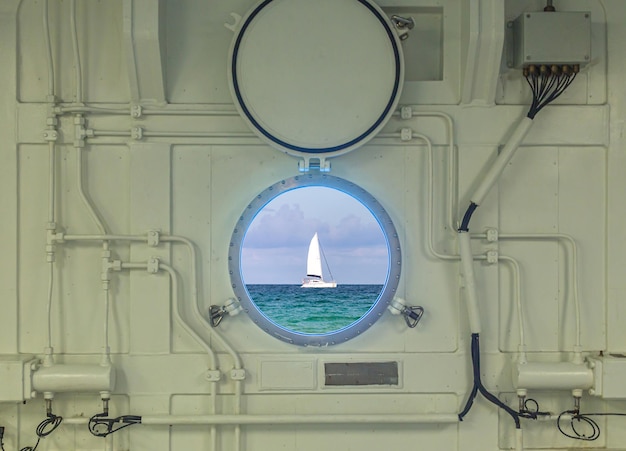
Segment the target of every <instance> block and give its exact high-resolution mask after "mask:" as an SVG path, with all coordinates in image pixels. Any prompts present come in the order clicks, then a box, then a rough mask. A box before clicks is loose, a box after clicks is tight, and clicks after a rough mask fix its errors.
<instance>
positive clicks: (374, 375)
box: [324, 362, 398, 385]
mask: <svg viewBox="0 0 626 451" xmlns="http://www.w3.org/2000/svg"><path fill="white" fill-rule="evenodd" d="M324 376H325V380H324V385H398V362H353V363H325V364H324Z"/></svg>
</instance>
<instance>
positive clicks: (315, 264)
mask: <svg viewBox="0 0 626 451" xmlns="http://www.w3.org/2000/svg"><path fill="white" fill-rule="evenodd" d="M306 276H307V277H319V278H320V279H321V278H322V255H321V253H320V241H319V238H318V237H317V233H316V234H315V235H313V238H311V244H309V256H308V258H307V261H306Z"/></svg>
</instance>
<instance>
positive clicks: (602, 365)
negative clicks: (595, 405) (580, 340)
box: [587, 354, 626, 399]
mask: <svg viewBox="0 0 626 451" xmlns="http://www.w3.org/2000/svg"><path fill="white" fill-rule="evenodd" d="M587 360H588V364H589V366H590V367H591V368H592V369H593V372H594V384H593V388H592V389H591V390H590V391H589V394H591V395H594V396H599V397H601V398H604V399H626V385H625V384H624V380H626V355H615V354H611V355H607V356H603V357H597V358H588V359H587Z"/></svg>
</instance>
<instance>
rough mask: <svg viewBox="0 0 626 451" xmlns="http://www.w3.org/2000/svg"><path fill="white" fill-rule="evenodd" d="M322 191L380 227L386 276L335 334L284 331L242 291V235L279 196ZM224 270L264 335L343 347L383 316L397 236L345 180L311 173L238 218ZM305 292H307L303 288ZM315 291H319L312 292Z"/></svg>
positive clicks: (398, 262) (393, 283) (395, 269)
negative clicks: (349, 201)
mask: <svg viewBox="0 0 626 451" xmlns="http://www.w3.org/2000/svg"><path fill="white" fill-rule="evenodd" d="M317 186H321V187H326V188H332V189H336V190H338V191H341V192H343V193H345V194H348V195H350V196H352V197H353V198H354V199H356V200H357V201H359V202H360V203H361V204H362V205H363V206H365V207H366V208H367V209H368V210H369V211H370V212H371V214H372V215H373V217H374V218H375V219H376V221H377V222H378V225H379V226H380V228H381V230H382V232H383V235H384V238H385V242H386V245H387V256H388V259H389V261H388V265H387V268H388V270H387V274H386V279H385V282H384V285H383V288H382V290H381V291H380V293H379V295H378V297H377V299H376V300H375V301H374V302H373V303H372V305H371V307H370V308H369V310H368V311H367V312H365V313H364V314H363V315H362V316H361V317H360V318H359V319H357V320H356V321H354V322H352V323H351V324H349V325H347V326H345V327H342V328H340V329H338V330H332V331H330V332H325V333H305V332H299V331H295V330H291V329H288V328H287V327H284V326H282V325H280V324H278V323H277V322H275V321H273V320H272V319H270V318H269V317H268V316H267V315H266V314H264V313H263V311H262V310H261V309H260V308H259V307H258V306H257V305H256V304H255V303H254V301H253V299H252V298H251V296H250V293H249V292H248V289H247V288H246V283H245V281H244V277H243V270H242V260H241V259H242V250H243V243H244V240H245V237H246V233H247V232H248V229H249V227H250V224H252V222H253V220H254V219H255V217H256V216H257V214H259V212H260V211H261V210H262V209H263V208H264V207H265V206H266V205H267V204H268V203H270V202H271V201H272V200H274V199H275V198H276V197H278V196H280V195H281V194H283V193H285V192H287V191H291V190H294V189H299V188H306V187H317ZM228 267H229V272H230V279H231V284H232V288H233V291H234V293H235V296H236V297H237V299H238V300H239V301H240V302H241V305H242V307H243V309H244V311H245V312H246V313H247V314H248V316H249V317H250V318H251V319H252V321H253V322H254V323H255V324H257V325H258V326H259V327H260V328H261V329H262V330H264V331H265V332H266V333H268V334H270V335H272V336H273V337H275V338H278V339H280V340H282V341H285V342H288V343H291V344H295V345H300V346H328V345H335V344H340V343H344V342H346V341H347V340H350V339H351V338H354V337H356V336H358V335H361V334H362V333H363V332H365V331H366V330H367V329H368V328H369V327H371V326H372V325H373V324H374V323H375V322H376V321H377V320H378V319H379V318H380V317H381V316H382V315H383V313H384V312H385V310H386V308H387V306H388V305H389V303H390V302H391V300H392V299H393V297H394V296H395V295H396V292H397V288H398V283H399V281H400V273H401V268H402V257H401V250H400V241H399V239H398V233H397V232H396V229H395V227H394V225H393V222H392V221H391V218H390V217H389V215H388V214H387V212H386V211H385V209H384V208H383V207H382V205H380V203H379V202H378V201H377V200H376V198H374V196H372V195H371V194H370V193H368V192H367V191H366V190H365V189H363V188H361V187H359V186H358V185H355V184H354V183H352V182H349V181H347V180H345V179H342V178H339V177H334V176H331V175H328V174H322V173H312V174H306V175H301V176H295V177H292V178H289V179H286V180H281V181H280V182H278V183H275V184H274V185H272V186H270V187H268V188H267V189H265V190H264V191H263V192H261V193H260V194H259V195H257V196H256V197H255V198H254V199H253V200H252V202H251V203H250V204H249V205H248V206H247V208H246V209H245V210H244V211H243V213H242V214H241V216H240V218H239V220H238V221H237V224H236V226H235V228H234V230H233V234H232V237H231V242H230V249H229V254H228ZM303 289H304V290H307V289H309V288H303ZM313 289H316V290H318V289H319V288H313Z"/></svg>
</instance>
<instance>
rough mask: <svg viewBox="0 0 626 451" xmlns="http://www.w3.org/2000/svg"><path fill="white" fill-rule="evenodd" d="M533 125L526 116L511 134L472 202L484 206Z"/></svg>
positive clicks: (473, 195) (481, 182)
mask: <svg viewBox="0 0 626 451" xmlns="http://www.w3.org/2000/svg"><path fill="white" fill-rule="evenodd" d="M532 125H533V120H532V119H530V118H529V117H526V116H524V117H523V118H522V119H521V120H520V121H519V123H518V124H517V126H516V127H515V130H514V131H513V133H512V134H511V137H510V138H509V139H508V141H507V143H506V144H505V146H504V147H503V148H502V150H501V151H500V153H499V154H498V156H497V157H496V159H495V160H494V161H493V163H492V164H491V166H490V167H489V170H488V171H487V173H486V174H485V175H484V176H483V177H482V179H481V181H480V184H479V185H478V188H476V191H474V194H472V196H471V197H470V201H471V202H473V203H475V204H476V205H480V204H482V202H483V200H485V196H487V193H488V192H489V190H490V189H491V188H492V187H493V185H494V184H495V183H496V182H497V181H498V179H499V178H500V175H501V174H502V172H503V171H504V169H505V168H506V166H507V164H508V163H509V161H511V158H513V155H514V154H515V151H516V150H517V149H518V148H519V146H520V144H521V143H522V140H523V139H524V137H525V136H526V134H527V133H528V131H529V130H530V127H531V126H532Z"/></svg>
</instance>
